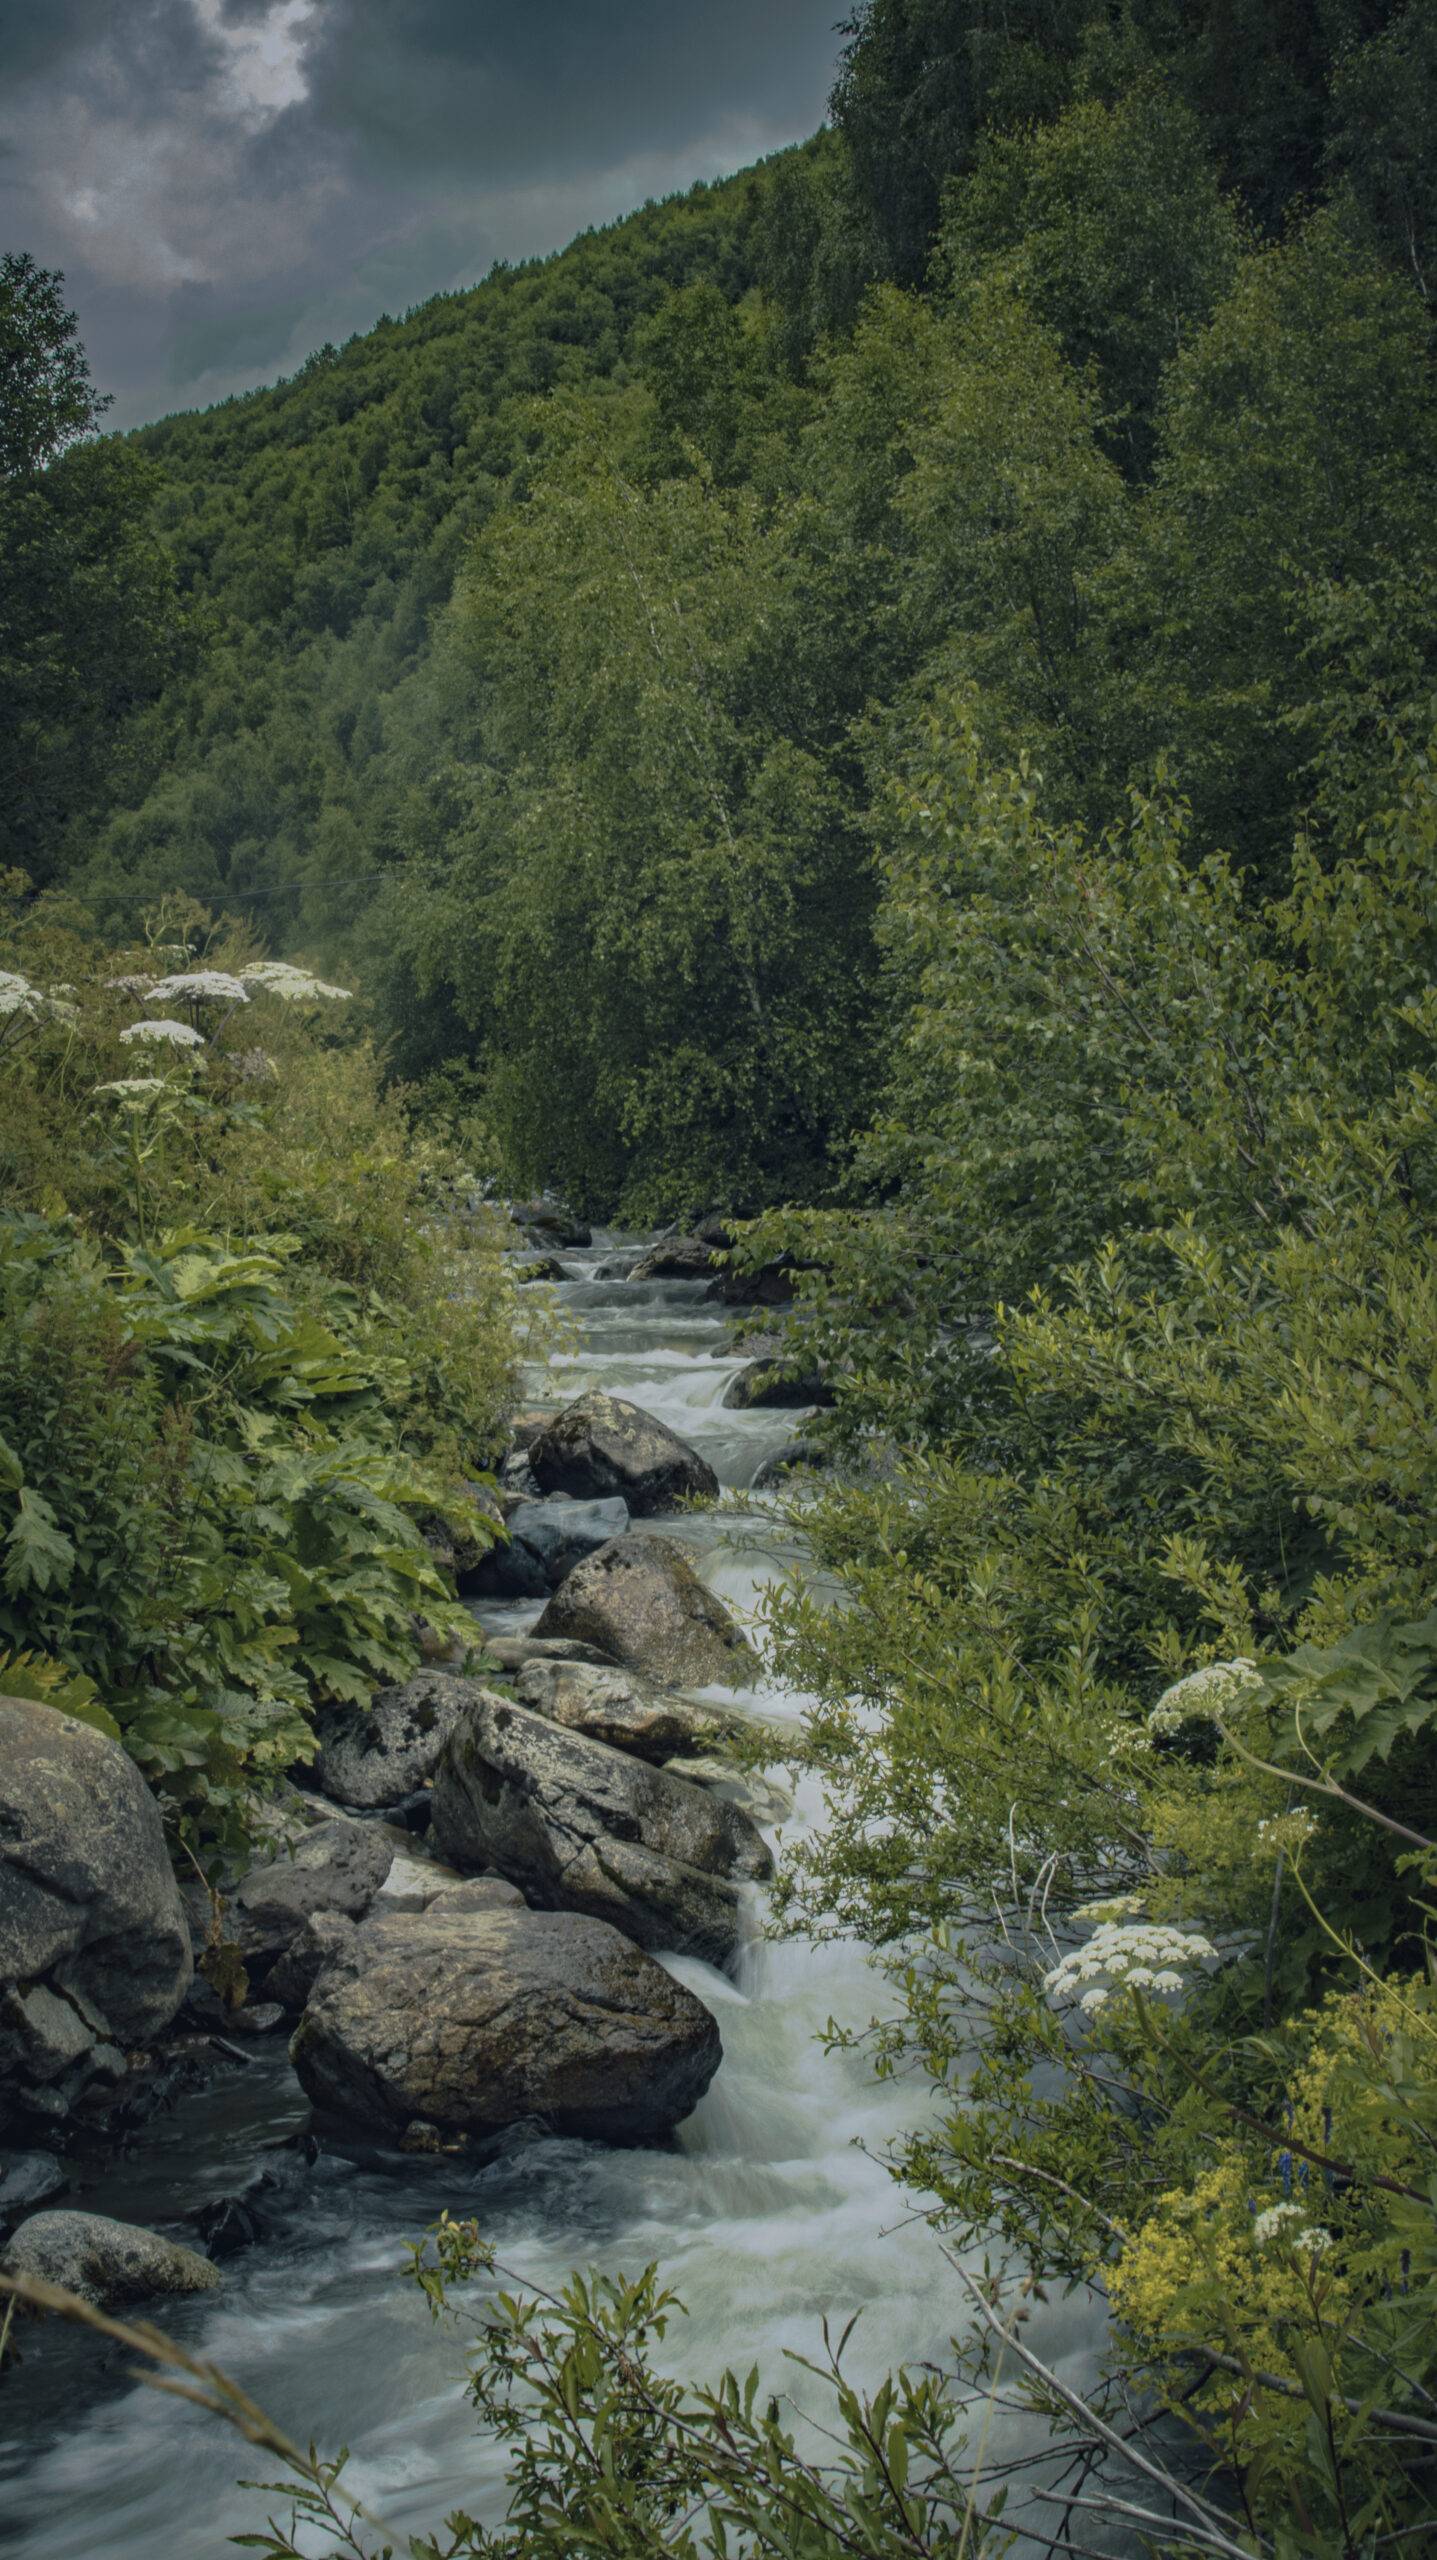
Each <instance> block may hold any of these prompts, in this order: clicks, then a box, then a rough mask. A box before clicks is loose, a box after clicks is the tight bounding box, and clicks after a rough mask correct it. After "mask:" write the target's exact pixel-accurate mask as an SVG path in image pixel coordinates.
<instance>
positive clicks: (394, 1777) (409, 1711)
mask: <svg viewBox="0 0 1437 2560" xmlns="http://www.w3.org/2000/svg"><path fill="white" fill-rule="evenodd" d="M471 1685H472V1684H471V1683H470V1682H468V1681H466V1680H464V1679H462V1678H460V1677H459V1676H457V1675H456V1674H455V1673H453V1672H450V1671H418V1672H416V1673H415V1675H414V1677H413V1679H412V1680H404V1681H401V1682H400V1683H399V1684H398V1686H397V1687H395V1688H392V1689H378V1690H376V1692H375V1694H374V1696H373V1697H372V1698H371V1699H370V1701H369V1704H368V1706H367V1707H360V1706H353V1705H350V1704H348V1703H346V1704H344V1705H341V1706H332V1707H325V1708H324V1709H323V1710H322V1711H321V1713H320V1715H319V1717H318V1719H317V1730H318V1735H319V1757H318V1759H317V1760H316V1762H315V1775H316V1777H317V1778H318V1780H319V1783H320V1785H321V1787H322V1788H323V1789H324V1792H325V1794H326V1795H327V1796H331V1797H332V1798H333V1799H334V1801H335V1803H336V1804H346V1805H354V1806H356V1807H358V1808H359V1809H360V1810H362V1811H372V1810H374V1809H376V1808H377V1807H379V1806H381V1805H394V1804H401V1803H403V1801H404V1799H405V1798H406V1797H407V1796H411V1795H412V1794H413V1793H414V1790H415V1788H416V1787H419V1786H422V1785H423V1783H424V1781H425V1779H426V1778H427V1777H429V1776H430V1774H431V1773H432V1771H433V1768H434V1763H435V1761H436V1760H437V1759H438V1757H439V1754H440V1752H441V1750H442V1749H443V1747H444V1740H445V1736H446V1735H447V1734H448V1732H449V1730H450V1727H451V1726H452V1724H453V1723H454V1719H455V1717H456V1716H457V1715H458V1713H459V1710H460V1707H461V1706H462V1705H463V1703H464V1695H465V1691H466V1690H467V1689H468V1688H469V1687H470V1686H471Z"/></svg>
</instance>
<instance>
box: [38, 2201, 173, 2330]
mask: <svg viewBox="0 0 1437 2560" xmlns="http://www.w3.org/2000/svg"><path fill="white" fill-rule="evenodd" d="M0 2271H3V2273H4V2274H6V2275H7V2276H38V2277H39V2278H40V2280H41V2282H42V2283H44V2284H62V2285H64V2286H65V2287H66V2289H67V2290H68V2291H69V2292H70V2293H78V2295H79V2296H80V2299H81V2301H82V2302H89V2303H93V2304H94V2306H95V2308H96V2309H97V2310H105V2309H107V2308H108V2307H110V2306H111V2305H112V2304H115V2303H121V2302H142V2301H143V2300H144V2299H145V2296H146V2295H147V2294H155V2293H212V2292H213V2291H214V2289H215V2287H216V2285H217V2284H218V2283H219V2282H220V2271H219V2269H218V2267H217V2266H215V2265H214V2264H213V2263H212V2262H211V2260H210V2259H208V2258H202V2257H201V2256H200V2253H199V2251H198V2250H197V2249H186V2248H183V2247H182V2246H181V2244H180V2242H179V2241H178V2240H162V2239H161V2238H160V2235H159V2233H158V2232H157V2231H146V2230H145V2228H144V2226H143V2224H141V2223H138V2222H112V2221H111V2219H110V2217H109V2215H108V2214H104V2213H66V2212H63V2211H61V2212H55V2213H32V2214H31V2215H30V2216H29V2217H28V2219H27V2220H26V2221H24V2222H22V2223H20V2224H18V2225H17V2227H16V2229H15V2230H14V2231H13V2232H12V2233H11V2235H10V2239H9V2241H8V2243H7V2245H6V2248H5V2251H4V2254H3V2255H0Z"/></svg>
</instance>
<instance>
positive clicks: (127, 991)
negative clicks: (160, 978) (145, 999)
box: [105, 976, 154, 996]
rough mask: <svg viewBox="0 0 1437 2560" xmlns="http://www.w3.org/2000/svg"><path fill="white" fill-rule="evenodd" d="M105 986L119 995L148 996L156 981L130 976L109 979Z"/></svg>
mask: <svg viewBox="0 0 1437 2560" xmlns="http://www.w3.org/2000/svg"><path fill="white" fill-rule="evenodd" d="M105 984H106V986H107V987H113V988H114V990H115V993H116V994H117V995H121V996H147V995H148V994H149V992H150V989H151V987H152V986H153V985H154V980H153V978H137V977H134V976H130V977H122V978H107V979H106V980H105Z"/></svg>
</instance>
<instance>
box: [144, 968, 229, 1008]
mask: <svg viewBox="0 0 1437 2560" xmlns="http://www.w3.org/2000/svg"><path fill="white" fill-rule="evenodd" d="M149 995H150V1001H151V1002H152V1003H154V1004H180V1003H186V1004H248V1002H249V989H248V987H246V986H242V985H241V983H240V981H239V979H238V978H232V977H231V976H230V974H229V971H228V970H227V969H182V970H181V971H180V972H179V973H178V974H177V975H176V976H175V977H173V978H159V979H157V980H156V982H155V984H154V986H152V987H151V988H150V990H149Z"/></svg>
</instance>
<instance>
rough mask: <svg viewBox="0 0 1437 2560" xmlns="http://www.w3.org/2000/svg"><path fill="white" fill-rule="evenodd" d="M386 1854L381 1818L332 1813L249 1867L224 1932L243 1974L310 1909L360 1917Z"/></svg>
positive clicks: (270, 1959)
mask: <svg viewBox="0 0 1437 2560" xmlns="http://www.w3.org/2000/svg"><path fill="white" fill-rule="evenodd" d="M480 1694H481V1695H482V1694H484V1693H483V1692H481V1693H480ZM393 1860H394V1842H393V1839H392V1838H391V1836H390V1834H389V1830H388V1827H387V1825H385V1824H382V1823H378V1822H355V1821H353V1820H351V1819H350V1817H349V1816H348V1815H347V1814H336V1816H335V1818H334V1820H333V1821H332V1822H319V1823H316V1824H315V1827H314V1829H313V1830H312V1831H306V1832H305V1833H304V1834H303V1835H302V1837H301V1838H300V1839H299V1840H298V1841H297V1842H296V1843H295V1844H294V1846H293V1847H292V1848H290V1849H285V1850H281V1851H280V1852H279V1854H278V1855H277V1856H275V1857H272V1858H265V1859H263V1860H261V1861H260V1863H259V1864H258V1865H256V1866H253V1867H251V1868H250V1870H249V1872H248V1874H247V1875H245V1876H242V1877H241V1879H240V1882H239V1883H238V1884H237V1885H236V1887H235V1889H234V1893H233V1895H232V1896H231V1898H230V1905H229V1929H230V1934H231V1937H232V1939H233V1942H234V1944H235V1945H236V1946H237V1947H238V1948H239V1951H240V1953H241V1955H242V1956H243V1957H244V1960H245V1963H246V1965H247V1966H248V1967H249V1969H250V1974H251V1980H252V1981H255V1980H258V1979H260V1978H262V1977H263V1974H264V1972H265V1970H266V1968H267V1967H268V1966H270V1965H271V1964H273V1963H274V1962H275V1960H276V1959H277V1958H278V1957H279V1956H282V1955H283V1954H284V1952H285V1950H286V1948H287V1947H289V1946H290V1945H291V1944H292V1942H293V1941H294V1939H296V1938H297V1937H298V1936H299V1933H300V1931H301V1929H302V1928H303V1927H304V1925H305V1922H306V1921H307V1920H309V1919H311V1918H313V1917H314V1916H315V1914H316V1913H318V1912H321V1911H325V1912H331V1913H333V1914H335V1915H336V1916H337V1917H338V1918H340V1919H342V1920H359V1919H362V1918H363V1916H364V1914H365V1912H366V1911H367V1910H368V1909H369V1906H370V1904H371V1903H372V1902H373V1900H374V1897H375V1895H376V1894H377V1893H378V1891H379V1888H380V1886H381V1885H382V1884H383V1882H384V1880H385V1877H386V1876H387V1875H388V1873H389V1870H390V1867H391V1865H392V1864H393Z"/></svg>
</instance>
